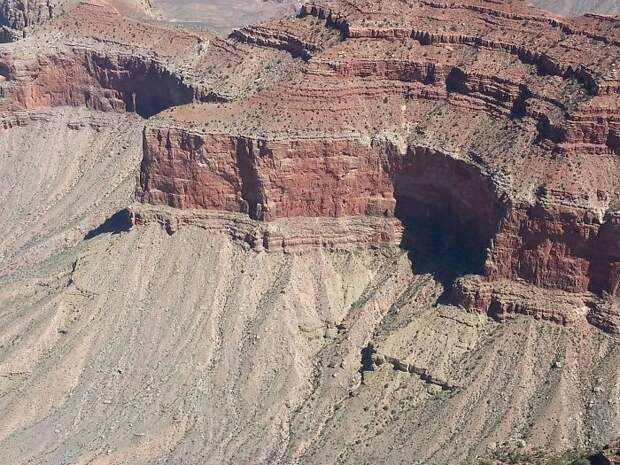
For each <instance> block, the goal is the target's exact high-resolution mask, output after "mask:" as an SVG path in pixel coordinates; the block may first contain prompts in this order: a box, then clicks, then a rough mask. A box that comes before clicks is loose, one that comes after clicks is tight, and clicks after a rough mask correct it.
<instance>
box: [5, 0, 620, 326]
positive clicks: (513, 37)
mask: <svg viewBox="0 0 620 465" xmlns="http://www.w3.org/2000/svg"><path fill="white" fill-rule="evenodd" d="M619 24H620V22H619V20H618V19H617V18H611V17H601V16H587V17H582V18H575V19H563V18H558V17H555V16H552V15H549V14H547V13H543V12H541V11H539V10H536V9H533V8H531V7H528V6H526V5H525V3H524V2H521V1H517V0H515V1H509V2H500V3H498V2H491V1H486V0H463V1H461V2H456V1H446V2H432V1H426V0H411V1H408V2H406V5H404V4H403V2H400V1H390V0H382V1H380V2H377V1H370V0H328V1H321V2H316V1H315V2H309V3H308V4H306V6H305V7H304V8H303V9H302V12H301V14H300V16H298V17H295V18H286V19H282V20H278V21H271V22H267V23H263V24H261V25H259V26H252V27H247V28H244V29H242V30H240V31H238V32H236V33H234V34H233V35H232V36H231V37H230V38H229V39H228V40H221V39H216V38H214V37H212V36H210V35H207V34H194V33H189V32H183V31H179V30H171V29H167V28H162V27H161V26H156V25H153V24H147V23H143V22H140V21H137V20H130V19H127V18H126V17H124V16H123V15H121V14H120V13H119V9H118V8H116V7H115V6H114V5H112V4H110V3H108V2H104V1H101V0H99V1H92V2H82V3H80V4H79V5H77V6H76V7H75V8H73V9H71V10H70V11H68V13H67V14H66V15H63V16H60V17H59V18H57V19H55V20H54V21H53V25H54V27H55V28H56V30H62V31H63V33H62V37H61V39H57V40H54V41H53V42H52V43H51V44H50V45H49V46H46V47H43V48H42V49H41V50H39V51H38V52H37V53H34V54H33V53H30V55H29V54H28V53H23V52H24V51H25V50H27V48H24V47H23V46H22V48H20V46H19V45H18V44H16V45H15V46H14V47H13V48H7V49H6V50H5V51H3V55H2V56H1V57H0V75H2V76H3V77H4V79H3V82H2V83H0V86H1V87H0V97H1V99H2V107H3V108H4V109H8V110H28V109H33V108H40V107H46V106H55V105H87V106H89V107H92V108H96V109H101V110H107V111H125V110H128V111H136V112H138V113H140V114H142V115H143V116H151V115H154V114H158V116H157V117H155V118H153V119H152V120H151V121H149V123H148V125H147V128H146V129H145V132H144V160H143V163H142V170H141V180H140V188H139V197H140V198H141V200H142V201H143V202H146V203H150V204H153V205H168V206H172V207H175V208H179V209H188V210H208V211H224V212H234V213H245V214H248V215H249V216H250V217H251V218H252V219H256V220H261V221H275V220H278V219H284V218H295V217H298V218H310V217H312V218H322V217H325V218H345V217H362V218H365V217H373V218H393V217H398V218H399V219H401V220H402V221H403V224H405V225H407V227H409V226H408V225H410V224H418V225H419V224H421V225H423V226H425V227H431V228H434V230H435V231H436V235H437V237H438V238H439V241H440V242H441V241H444V240H445V241H448V238H454V237H456V238H457V239H456V243H457V245H458V244H460V245H461V249H462V252H463V254H464V255H472V256H476V257H479V258H480V260H478V261H477V262H476V264H475V266H472V267H471V269H470V271H474V272H478V273H480V274H483V275H485V276H486V277H487V279H488V280H494V281H500V280H504V279H510V280H523V281H525V282H528V283H531V284H535V285H537V286H540V287H542V288H551V289H559V290H562V291H569V292H574V293H584V292H593V293H595V294H598V295H601V296H602V295H604V294H609V295H612V296H613V295H615V296H619V295H620V290H619V287H620V286H619V285H618V284H619V276H620V243H619V237H620V235H619V234H618V233H619V230H618V228H619V226H618V221H619V217H618V208H619V206H620V205H619V204H618V199H619V198H620V176H619V175H620V159H619V157H618V155H619V152H620V105H619V103H620V76H619V72H620V71H619V70H618V61H619V60H618V58H619V57H620V53H619V52H620V32H619V31H620V28H619V27H618V25H619ZM50 27H51V26H50ZM45 31H46V29H45V27H43V28H42V29H41V31H39V32H37V34H39V40H40V38H41V37H44V36H45ZM128 31H131V34H132V36H131V40H129V39H128V38H127V32H128ZM155 36H157V37H158V40H157V41H153V37H155ZM76 43H79V44H80V45H79V46H78V45H76ZM128 51H131V53H128ZM197 101H204V103H197ZM190 102H191V103H190ZM187 103H189V104H187ZM183 104H186V105H183ZM175 105H181V106H176V107H175V108H172V109H169V110H166V111H163V112H162V113H160V112H161V111H162V110H165V109H166V108H169V107H172V106H175ZM159 113H160V114H159ZM7 121H11V120H10V119H8V120H7ZM409 233H410V234H409V235H411V231H410V232H409ZM452 240H454V239H452ZM472 251H473V252H474V253H473V254H470V252H472ZM478 262H479V263H478ZM481 292H482V290H481ZM470 300H471V302H470V303H469V304H467V306H469V307H472V309H473V307H475V306H476V305H480V306H481V307H484V306H485V305H486V303H485V302H486V301H485V302H482V301H481V300H480V299H470ZM482 300H484V299H482ZM477 302H478V303H477ZM538 313H540V312H538ZM612 319H613V318H612ZM610 321H611V320H610Z"/></svg>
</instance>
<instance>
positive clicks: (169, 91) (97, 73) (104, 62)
mask: <svg viewBox="0 0 620 465" xmlns="http://www.w3.org/2000/svg"><path fill="white" fill-rule="evenodd" d="M89 70H90V73H91V74H92V75H93V77H95V78H96V79H97V81H98V82H99V83H100V85H101V87H102V88H103V89H111V90H114V91H116V92H117V93H118V94H119V96H120V98H121V99H122V100H123V103H124V106H125V109H126V110H127V111H128V112H132V113H137V114H138V115H140V116H142V117H143V118H150V117H151V116H154V115H156V114H157V113H160V112H162V111H164V110H166V109H168V108H170V107H173V106H177V105H184V104H188V103H191V102H193V101H194V97H195V91H194V89H193V88H192V87H190V86H189V85H187V84H185V83H184V82H183V80H182V79H181V78H180V77H179V76H177V75H175V74H173V73H172V72H170V71H169V70H168V69H166V68H165V67H163V66H162V65H160V64H159V63H157V62H154V61H151V60H138V59H135V58H131V57H120V58H117V59H112V58H110V57H107V56H102V55H92V56H90V60H89ZM90 100H92V98H90ZM88 101H89V98H87V102H88Z"/></svg>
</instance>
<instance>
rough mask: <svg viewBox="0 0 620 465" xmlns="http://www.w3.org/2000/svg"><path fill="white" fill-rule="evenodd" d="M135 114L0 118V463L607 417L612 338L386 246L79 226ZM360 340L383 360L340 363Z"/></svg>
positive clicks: (100, 207)
mask: <svg viewBox="0 0 620 465" xmlns="http://www.w3.org/2000/svg"><path fill="white" fill-rule="evenodd" d="M77 120H81V121H91V122H92V124H82V125H81V127H80V125H77V126H76V124H75V122H76V121H77ZM137 123H139V120H138V119H137V118H135V117H133V116H131V115H103V114H99V113H95V112H89V111H86V110H73V109H71V110H68V109H60V110H54V111H50V112H49V113H47V116H46V117H44V118H43V120H41V121H35V122H31V123H29V125H28V126H27V127H21V128H12V129H9V130H7V131H4V132H3V137H1V138H0V145H1V147H2V151H3V153H4V154H5V155H4V156H3V157H2V158H1V159H0V163H2V165H1V166H0V173H2V183H1V184H0V185H1V186H2V187H1V188H0V199H1V202H0V205H2V208H1V209H0V221H1V222H2V223H1V224H3V225H4V228H3V234H2V241H1V242H0V251H1V253H2V254H3V257H4V258H3V260H2V262H1V267H0V270H1V275H2V277H0V412H2V415H1V416H0V463H2V464H11V465H18V464H26V463H29V464H50V465H52V464H53V465H57V464H131V465H139V464H145V465H146V464H149V465H151V464H153V465H154V464H164V463H167V464H184V465H189V464H218V465H219V464H326V463H341V464H364V463H368V464H379V463H389V464H396V463H408V464H410V463H425V464H426V463H430V464H447V463H466V462H467V461H469V460H474V459H475V457H476V456H483V455H487V454H488V452H489V451H490V450H492V449H493V448H494V447H497V446H498V445H499V444H501V443H503V442H505V441H508V442H510V443H511V444H521V445H522V444H523V443H522V442H521V441H524V442H525V444H526V445H527V447H536V446H541V447H546V448H552V449H568V448H571V447H587V446H589V445H591V444H600V443H603V442H606V441H608V440H610V439H612V438H614V437H615V436H618V434H620V407H619V405H620V404H619V403H620V387H619V386H620V383H619V382H618V381H619V379H618V378H619V376H620V350H619V345H618V341H617V340H615V339H613V338H611V337H609V336H607V335H605V334H602V333H600V332H598V331H597V330H595V329H593V328H592V327H590V326H588V325H584V326H576V327H571V328H564V327H560V326H556V325H553V324H549V323H542V322H538V321H535V320H532V319H528V318H517V319H514V320H510V321H508V322H506V323H503V324H498V323H495V322H492V321H490V320H487V319H486V318H485V317H482V316H478V315H469V314H466V313H464V312H463V311H461V310H459V309H456V308H453V307H449V306H442V305H436V302H437V300H438V298H439V296H440V295H441V293H442V291H443V289H442V287H441V284H440V283H438V282H437V281H436V280H435V279H434V278H433V276H431V275H428V274H416V273H415V272H414V270H415V267H416V261H415V257H414V258H413V267H412V262H411V261H410V259H409V257H408V255H407V254H406V253H405V252H404V251H401V250H398V249H382V250H365V251H361V250H360V251H348V252H343V251H341V252H328V251H324V250H310V251H307V252H304V253H301V254H283V253H265V252H261V253H257V252H254V251H251V250H247V249H246V248H244V246H243V244H240V243H236V242H233V241H231V239H229V238H228V236H224V235H214V234H213V233H208V232H206V231H204V230H202V229H199V228H194V227H191V226H190V227H184V228H181V229H180V230H179V231H178V232H177V233H175V234H174V235H172V236H170V235H168V234H167V233H166V232H165V231H164V230H163V229H161V228H160V227H159V226H156V225H149V226H143V227H137V228H134V229H133V230H131V231H129V232H117V233H114V232H111V231H108V232H103V233H102V234H99V235H94V234H90V235H89V234H88V233H89V231H92V230H94V229H96V228H97V227H98V226H99V225H100V224H101V223H103V222H104V221H105V219H106V218H108V217H109V216H110V215H112V214H113V213H114V212H116V211H118V210H119V209H121V208H123V207H125V206H127V205H128V204H130V203H131V202H132V201H133V190H134V186H135V176H136V173H137V168H138V165H139V160H140V156H141V154H140V140H141V133H140V130H141V128H140V124H137ZM8 135H10V137H6V136H8ZM103 231H105V229H104V230H103ZM87 235H88V236H89V237H91V238H89V239H85V236H87ZM92 236H94V237H92ZM369 342H372V343H373V344H374V348H375V350H376V351H377V353H378V354H382V355H385V356H388V357H390V358H392V359H395V360H398V362H399V363H398V364H392V363H384V364H383V365H381V366H379V367H375V368H376V370H375V371H370V372H369V371H367V372H364V373H361V368H362V366H363V360H362V358H363V357H362V350H363V348H364V347H366V346H367V344H368V343H369ZM403 366H406V367H408V368H405V371H403Z"/></svg>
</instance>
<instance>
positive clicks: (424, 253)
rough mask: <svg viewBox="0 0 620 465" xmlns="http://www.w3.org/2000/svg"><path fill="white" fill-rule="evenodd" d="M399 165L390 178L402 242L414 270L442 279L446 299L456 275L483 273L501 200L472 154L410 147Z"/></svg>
mask: <svg viewBox="0 0 620 465" xmlns="http://www.w3.org/2000/svg"><path fill="white" fill-rule="evenodd" d="M472 160H473V158H472ZM399 168H400V169H399V170H398V171H397V172H396V173H395V174H394V177H393V182H394V196H395V198H396V208H395V215H396V217H397V218H398V219H399V220H400V221H401V222H402V224H403V226H404V228H405V230H404V235H403V239H402V243H401V248H403V249H404V250H407V251H408V253H409V258H410V260H411V264H412V268H413V270H414V272H415V273H422V274H423V273H430V274H432V275H433V276H434V277H435V279H437V280H438V281H439V282H441V284H442V285H443V286H444V295H443V296H442V299H445V298H447V296H448V295H449V293H450V292H451V289H452V287H453V284H454V282H455V281H456V279H457V278H459V277H461V276H464V275H467V274H481V275H482V274H484V272H485V269H484V266H485V261H486V258H487V253H488V248H489V247H490V245H491V241H492V239H493V237H495V234H496V233H497V231H498V228H499V225H500V222H501V220H502V218H503V217H504V216H505V214H506V206H505V205H504V203H503V201H502V200H500V199H499V198H498V194H497V192H496V190H495V187H494V184H493V181H492V179H491V178H490V177H489V176H488V175H486V174H484V173H483V171H482V170H481V169H480V167H479V166H477V165H476V162H475V160H473V161H466V160H462V159H457V158H453V157H450V156H448V155H446V154H442V153H440V152H436V151H433V150H429V149H423V148H418V149H416V148H415V147H412V148H410V151H409V154H408V156H407V159H406V163H405V164H404V165H403V166H401V167H399Z"/></svg>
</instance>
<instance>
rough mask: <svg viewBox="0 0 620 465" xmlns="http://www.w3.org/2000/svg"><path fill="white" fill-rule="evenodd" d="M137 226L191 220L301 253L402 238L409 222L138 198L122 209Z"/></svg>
mask: <svg viewBox="0 0 620 465" xmlns="http://www.w3.org/2000/svg"><path fill="white" fill-rule="evenodd" d="M122 216H128V217H129V223H130V224H131V225H132V226H141V225H146V224H159V225H160V226H161V227H163V228H164V229H165V230H166V231H167V232H168V234H170V235H172V234H174V233H175V232H177V231H178V230H179V229H180V228H182V227H186V226H191V227H195V228H200V229H205V230H207V231H210V232H213V233H223V234H226V235H228V236H230V238H231V239H233V240H235V241H238V242H240V243H243V244H245V245H246V246H249V247H250V248H252V249H253V250H256V251H258V252H263V251H264V252H284V253H300V252H307V251H308V250H311V249H316V248H320V249H326V250H352V249H356V248H360V247H377V246H387V247H394V246H397V245H398V244H400V242H401V240H402V236H403V227H402V224H401V223H400V221H398V220H396V219H394V218H373V217H348V218H293V219H286V220H280V221H278V220H276V221H271V222H262V221H256V220H252V219H250V218H248V217H247V215H244V214H238V213H226V212H216V211H210V212H209V211H205V210H179V209H173V208H166V207H161V206H158V207H150V206H148V205H143V204H136V205H133V206H131V207H130V208H129V209H128V210H126V211H125V212H123V213H122Z"/></svg>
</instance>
